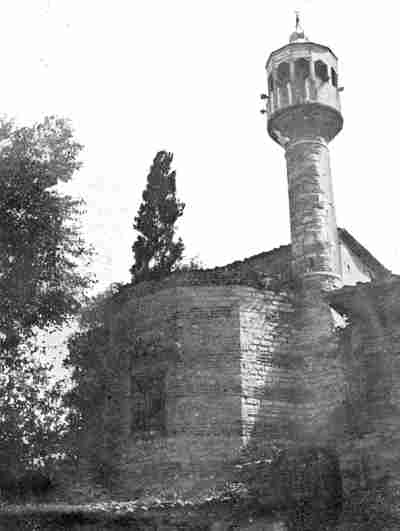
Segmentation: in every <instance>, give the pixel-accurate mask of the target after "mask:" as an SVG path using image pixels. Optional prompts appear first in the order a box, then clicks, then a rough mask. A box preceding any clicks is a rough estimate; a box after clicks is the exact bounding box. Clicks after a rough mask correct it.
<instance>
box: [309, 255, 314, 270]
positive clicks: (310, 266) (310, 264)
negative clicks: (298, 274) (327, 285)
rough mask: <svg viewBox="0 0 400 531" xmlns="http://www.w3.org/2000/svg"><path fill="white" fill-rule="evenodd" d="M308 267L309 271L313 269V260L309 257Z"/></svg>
mask: <svg viewBox="0 0 400 531" xmlns="http://www.w3.org/2000/svg"><path fill="white" fill-rule="evenodd" d="M308 267H309V270H311V269H314V267H315V260H314V258H312V257H311V258H309V259H308Z"/></svg>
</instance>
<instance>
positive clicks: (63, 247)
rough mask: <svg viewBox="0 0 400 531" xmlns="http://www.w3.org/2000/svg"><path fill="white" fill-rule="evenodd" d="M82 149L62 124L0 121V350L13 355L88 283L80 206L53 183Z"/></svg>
mask: <svg viewBox="0 0 400 531" xmlns="http://www.w3.org/2000/svg"><path fill="white" fill-rule="evenodd" d="M81 148H82V146H81V145H80V144H78V143H77V142H76V141H75V140H74V139H73V134H72V130H71V127H70V125H69V124H68V122H66V121H65V120H62V119H56V118H53V117H51V118H46V119H45V120H44V121H43V122H42V123H38V124H35V125H33V126H32V127H16V126H15V125H14V124H13V123H12V122H10V121H5V120H3V121H2V122H0V151H1V154H0V292H1V297H0V349H1V350H2V352H3V354H4V352H5V351H10V350H11V351H13V349H14V354H15V347H16V346H17V345H18V343H19V342H21V341H22V340H23V339H24V338H26V337H29V335H31V334H32V332H33V331H34V330H35V328H41V329H43V328H45V327H47V326H50V325H61V324H63V323H64V322H65V320H66V319H67V318H68V317H69V316H71V315H73V314H76V313H77V312H78V310H79V307H80V297H81V294H82V291H83V290H84V289H85V288H86V287H87V286H88V285H89V279H88V277H87V276H85V275H83V274H82V273H81V272H80V270H79V267H78V261H79V260H80V259H82V258H84V259H86V258H87V257H88V256H89V253H88V250H87V249H86V248H85V245H84V242H83V240H82V238H81V236H80V234H79V227H78V224H77V219H78V216H79V214H80V213H81V211H80V209H81V205H82V203H81V202H80V201H77V200H74V199H73V198H72V197H70V196H68V195H62V194H61V193H60V192H59V191H58V190H57V188H56V187H55V185H56V184H57V183H58V182H68V181H69V180H70V179H71V177H72V175H73V173H74V172H75V170H77V169H78V168H79V167H80V162H79V161H78V155H79V152H80V150H81Z"/></svg>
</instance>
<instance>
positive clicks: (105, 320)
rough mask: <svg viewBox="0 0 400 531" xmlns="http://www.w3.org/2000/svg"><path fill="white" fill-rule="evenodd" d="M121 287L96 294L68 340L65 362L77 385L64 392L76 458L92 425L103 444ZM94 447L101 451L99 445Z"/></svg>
mask: <svg viewBox="0 0 400 531" xmlns="http://www.w3.org/2000/svg"><path fill="white" fill-rule="evenodd" d="M119 289H120V288H119V287H118V286H111V287H110V288H109V289H108V290H106V291H105V292H104V293H101V294H99V295H97V296H95V297H93V298H92V299H91V300H90V301H89V302H88V304H87V305H86V306H85V308H83V310H82V312H81V316H80V323H79V324H80V326H79V330H78V331H77V332H76V333H74V334H73V335H72V336H71V337H70V338H69V340H68V356H67V358H66V359H65V360H64V366H66V367H67V368H69V369H71V370H72V373H71V378H72V383H73V386H72V388H71V389H70V390H69V391H68V392H67V393H66V394H65V396H64V405H65V406H66V407H67V408H68V410H69V414H68V417H67V421H68V424H69V441H68V446H69V453H70V455H71V456H72V457H74V458H76V457H79V454H80V453H81V452H82V444H83V445H84V444H85V437H86V432H87V428H88V427H89V428H90V430H92V431H94V432H96V435H97V441H96V443H98V445H100V446H101V444H102V437H101V435H102V429H103V425H102V420H103V419H102V415H101V412H102V411H103V410H104V407H105V400H106V399H107V396H108V394H109V392H110V391H109V379H110V376H111V374H110V373H111V371H110V367H109V363H110V361H111V354H112V352H111V351H110V347H111V345H110V341H111V329H112V315H113V314H114V311H116V302H115V298H116V297H117V296H118V293H119ZM96 422H97V424H98V426H97V429H96V426H95V425H96ZM90 444H91V443H90ZM92 446H93V445H92ZM92 451H93V453H96V452H97V453H100V452H99V449H98V448H97V449H96V448H95V447H92Z"/></svg>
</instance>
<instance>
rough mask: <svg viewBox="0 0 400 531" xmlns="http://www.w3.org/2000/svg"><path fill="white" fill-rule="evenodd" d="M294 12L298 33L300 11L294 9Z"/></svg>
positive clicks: (297, 31)
mask: <svg viewBox="0 0 400 531" xmlns="http://www.w3.org/2000/svg"><path fill="white" fill-rule="evenodd" d="M295 13H296V33H299V30H300V27H301V26H300V11H295Z"/></svg>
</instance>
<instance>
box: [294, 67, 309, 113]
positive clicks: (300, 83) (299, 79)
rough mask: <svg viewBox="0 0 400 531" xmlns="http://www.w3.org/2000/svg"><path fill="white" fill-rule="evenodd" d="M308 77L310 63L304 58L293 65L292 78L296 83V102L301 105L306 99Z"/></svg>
mask: <svg viewBox="0 0 400 531" xmlns="http://www.w3.org/2000/svg"><path fill="white" fill-rule="evenodd" d="M309 76H310V62H309V61H308V60H307V59H304V57H301V58H300V59H297V60H296V61H295V63H294V77H295V83H296V101H297V102H299V103H301V102H303V101H304V100H306V99H308V97H309V94H308V92H309V91H308V90H307V89H308V86H307V78H308V77H309Z"/></svg>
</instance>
